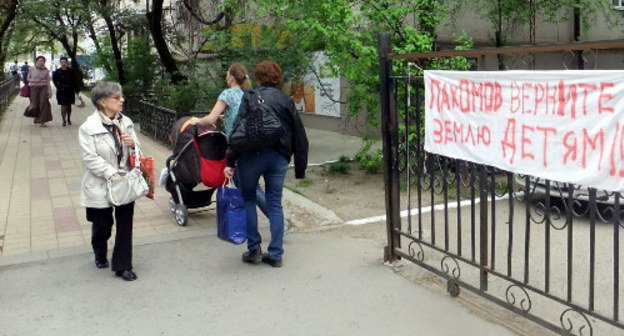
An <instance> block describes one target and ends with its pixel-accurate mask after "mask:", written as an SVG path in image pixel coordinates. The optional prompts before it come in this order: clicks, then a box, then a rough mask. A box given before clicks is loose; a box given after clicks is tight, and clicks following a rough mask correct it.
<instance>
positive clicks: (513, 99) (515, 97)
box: [509, 81, 521, 113]
mask: <svg viewBox="0 0 624 336" xmlns="http://www.w3.org/2000/svg"><path fill="white" fill-rule="evenodd" d="M516 90H517V92H516ZM520 91H521V89H520V86H519V85H518V83H517V82H516V81H511V90H510V94H511V102H510V105H511V108H510V110H509V111H510V112H511V113H516V112H518V110H520ZM514 102H518V105H517V106H515V105H514Z"/></svg>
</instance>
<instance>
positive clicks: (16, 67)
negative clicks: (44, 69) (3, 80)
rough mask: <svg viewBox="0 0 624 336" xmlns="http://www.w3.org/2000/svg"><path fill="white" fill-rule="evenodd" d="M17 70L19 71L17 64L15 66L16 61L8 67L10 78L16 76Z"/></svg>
mask: <svg viewBox="0 0 624 336" xmlns="http://www.w3.org/2000/svg"><path fill="white" fill-rule="evenodd" d="M17 70H19V64H17V60H15V63H13V64H11V66H9V71H11V76H17Z"/></svg>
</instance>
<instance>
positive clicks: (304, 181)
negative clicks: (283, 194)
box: [298, 177, 312, 188]
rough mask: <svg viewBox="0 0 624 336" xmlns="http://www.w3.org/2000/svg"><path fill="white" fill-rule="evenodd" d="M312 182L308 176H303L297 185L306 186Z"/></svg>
mask: <svg viewBox="0 0 624 336" xmlns="http://www.w3.org/2000/svg"><path fill="white" fill-rule="evenodd" d="M311 184H312V180H311V179H309V178H307V177H306V178H304V179H301V180H299V183H298V186H300V187H303V188H307V187H309V186H310V185H311Z"/></svg>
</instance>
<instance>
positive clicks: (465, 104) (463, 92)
mask: <svg viewBox="0 0 624 336" xmlns="http://www.w3.org/2000/svg"><path fill="white" fill-rule="evenodd" d="M459 92H460V96H459V104H460V108H461V111H462V112H463V113H468V112H470V106H471V105H474V104H472V103H471V102H470V101H471V100H473V99H474V96H472V95H471V94H470V82H468V81H467V80H463V81H461V82H459Z"/></svg>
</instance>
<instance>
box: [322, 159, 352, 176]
mask: <svg viewBox="0 0 624 336" xmlns="http://www.w3.org/2000/svg"><path fill="white" fill-rule="evenodd" d="M327 171H329V172H330V173H332V174H348V173H349V165H348V164H347V163H346V162H342V161H338V162H336V163H331V164H329V166H328V167H327Z"/></svg>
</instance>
